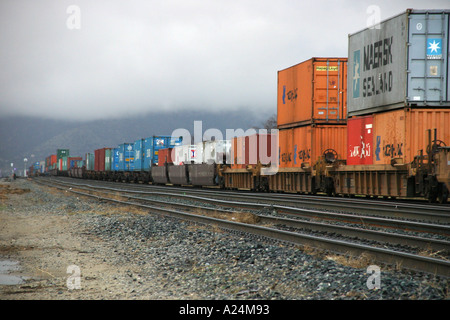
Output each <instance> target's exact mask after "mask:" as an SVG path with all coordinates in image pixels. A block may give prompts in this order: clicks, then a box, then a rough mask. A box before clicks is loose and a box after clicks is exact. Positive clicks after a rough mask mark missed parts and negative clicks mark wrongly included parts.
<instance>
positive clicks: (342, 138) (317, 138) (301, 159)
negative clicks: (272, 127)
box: [279, 125, 347, 168]
mask: <svg viewBox="0 0 450 320" xmlns="http://www.w3.org/2000/svg"><path fill="white" fill-rule="evenodd" d="M327 150H334V151H335V152H336V154H337V157H338V159H340V160H346V157H347V127H346V126H345V125H317V126H303V127H297V128H291V129H283V130H280V131H279V165H280V167H281V168H291V167H297V168H300V167H302V164H303V165H309V166H313V165H314V164H315V163H316V162H317V160H319V157H320V156H322V155H323V154H324V152H325V151H327Z"/></svg>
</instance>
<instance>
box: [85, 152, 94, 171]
mask: <svg viewBox="0 0 450 320" xmlns="http://www.w3.org/2000/svg"><path fill="white" fill-rule="evenodd" d="M85 159H86V160H85V163H86V170H88V171H93V170H95V153H86V158H85Z"/></svg>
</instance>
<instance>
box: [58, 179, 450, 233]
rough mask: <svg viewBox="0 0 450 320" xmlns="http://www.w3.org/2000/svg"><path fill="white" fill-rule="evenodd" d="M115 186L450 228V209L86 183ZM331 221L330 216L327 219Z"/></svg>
mask: <svg viewBox="0 0 450 320" xmlns="http://www.w3.org/2000/svg"><path fill="white" fill-rule="evenodd" d="M50 179H53V181H67V182H71V183H74V184H79V185H80V186H82V185H85V183H79V182H75V181H80V180H79V179H71V178H57V179H55V178H50ZM98 184H101V186H107V185H109V186H114V188H115V189H119V190H124V189H126V190H136V191H146V192H155V193H156V192H157V191H158V190H159V191H160V194H161V195H163V193H166V194H167V195H168V196H180V195H183V196H194V197H205V198H212V197H213V198H214V199H222V200H225V201H233V202H236V201H239V200H240V201H241V202H245V203H248V205H247V207H251V206H252V203H255V206H257V205H258V204H261V203H262V204H265V205H269V204H270V205H272V206H274V208H276V209H277V210H287V209H286V208H308V209H320V210H322V211H323V210H327V211H329V212H331V213H332V212H335V213H343V212H351V213H355V214H365V215H372V216H375V217H376V216H378V217H382V218H388V217H390V218H398V219H409V220H418V221H428V222H429V223H439V224H449V225H450V205H430V204H421V203H409V202H406V203H405V202H385V201H378V200H366V199H357V198H330V197H321V196H310V195H306V196H305V195H298V194H278V193H254V192H236V191H229V190H220V189H202V188H191V187H172V186H159V185H142V184H123V183H116V182H108V181H98V180H89V185H98ZM330 217H331V216H330Z"/></svg>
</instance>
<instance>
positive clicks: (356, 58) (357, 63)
mask: <svg viewBox="0 0 450 320" xmlns="http://www.w3.org/2000/svg"><path fill="white" fill-rule="evenodd" d="M360 67H361V55H360V51H359V50H357V51H355V52H354V53H353V98H359V80H360V78H361V75H360V73H361V70H360Z"/></svg>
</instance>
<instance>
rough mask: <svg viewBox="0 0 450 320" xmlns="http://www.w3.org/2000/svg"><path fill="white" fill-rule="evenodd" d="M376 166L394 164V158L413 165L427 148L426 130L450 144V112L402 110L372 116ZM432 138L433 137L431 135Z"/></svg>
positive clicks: (447, 110) (449, 110)
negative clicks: (435, 130)
mask: <svg viewBox="0 0 450 320" xmlns="http://www.w3.org/2000/svg"><path fill="white" fill-rule="evenodd" d="M373 119H374V123H373V128H374V131H373V146H374V155H373V163H374V164H391V161H392V160H393V159H394V158H398V159H402V160H403V163H410V162H412V161H413V160H414V157H415V156H416V155H418V154H419V151H420V150H423V154H424V155H425V154H426V149H427V146H428V134H427V130H428V129H431V130H434V129H437V139H438V140H440V141H443V142H444V143H445V145H447V146H448V145H450V109H423V108H422V109H409V108H405V109H401V110H394V111H389V112H383V113H377V114H374V115H373ZM431 138H432V139H433V138H434V137H433V134H432V136H431Z"/></svg>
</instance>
